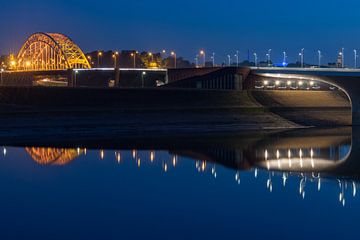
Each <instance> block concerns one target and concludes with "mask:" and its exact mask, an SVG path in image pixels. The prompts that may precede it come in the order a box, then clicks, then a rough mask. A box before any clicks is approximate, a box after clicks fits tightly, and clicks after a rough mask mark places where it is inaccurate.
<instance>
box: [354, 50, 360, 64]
mask: <svg viewBox="0 0 360 240" xmlns="http://www.w3.org/2000/svg"><path fill="white" fill-rule="evenodd" d="M358 57H359V56H358V55H357V50H356V49H354V68H357V58H358Z"/></svg>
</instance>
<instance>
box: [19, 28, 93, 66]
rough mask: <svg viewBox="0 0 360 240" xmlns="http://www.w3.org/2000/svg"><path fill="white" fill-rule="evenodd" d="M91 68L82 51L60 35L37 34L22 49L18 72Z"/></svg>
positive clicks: (67, 38)
mask: <svg viewBox="0 0 360 240" xmlns="http://www.w3.org/2000/svg"><path fill="white" fill-rule="evenodd" d="M74 68H85V69H87V68H91V66H90V63H89V62H88V60H87V58H86V57H85V55H84V53H83V52H82V51H81V49H80V48H79V47H78V46H77V45H76V44H75V43H74V42H73V41H72V40H71V39H70V38H69V37H67V36H65V35H63V34H60V33H35V34H33V35H31V36H30V37H29V38H28V39H27V40H26V42H25V43H24V45H23V46H22V48H21V49H20V51H19V53H18V56H17V62H16V70H27V71H34V70H65V69H74Z"/></svg>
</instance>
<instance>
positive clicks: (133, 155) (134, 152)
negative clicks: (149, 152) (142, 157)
mask: <svg viewBox="0 0 360 240" xmlns="http://www.w3.org/2000/svg"><path fill="white" fill-rule="evenodd" d="M131 153H132V157H133V159H136V150H132V152H131Z"/></svg>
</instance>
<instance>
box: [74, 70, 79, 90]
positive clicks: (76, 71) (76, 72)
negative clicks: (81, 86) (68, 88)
mask: <svg viewBox="0 0 360 240" xmlns="http://www.w3.org/2000/svg"><path fill="white" fill-rule="evenodd" d="M78 73H79V71H78V70H75V78H74V87H75V86H76V75H77V74H78Z"/></svg>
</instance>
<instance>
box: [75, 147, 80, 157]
mask: <svg viewBox="0 0 360 240" xmlns="http://www.w3.org/2000/svg"><path fill="white" fill-rule="evenodd" d="M76 151H77V154H78V155H80V148H79V147H78V148H76Z"/></svg>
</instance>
